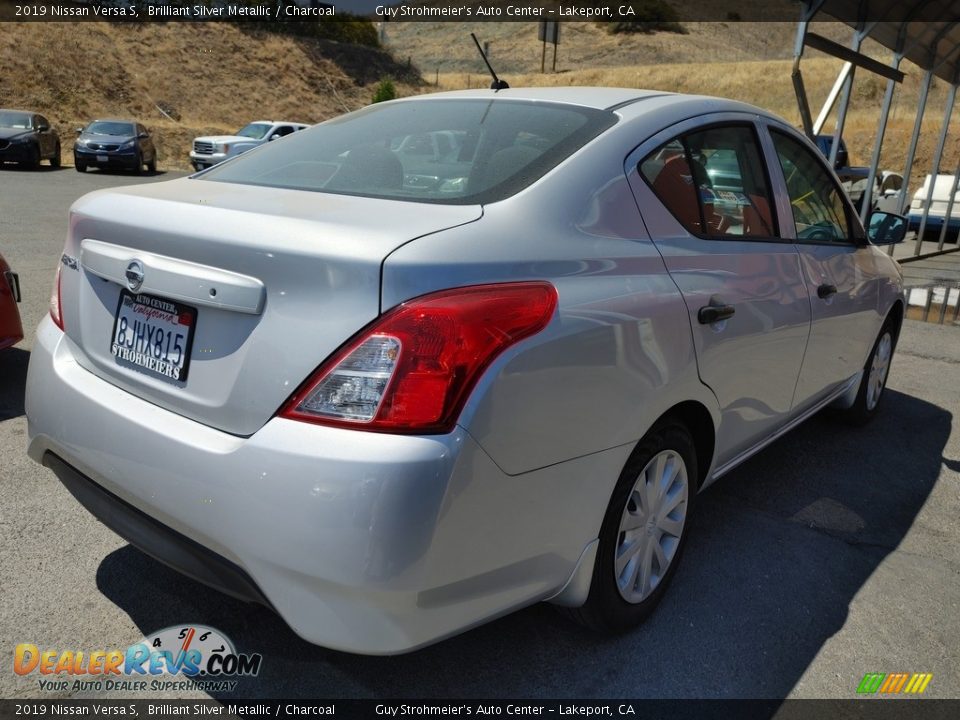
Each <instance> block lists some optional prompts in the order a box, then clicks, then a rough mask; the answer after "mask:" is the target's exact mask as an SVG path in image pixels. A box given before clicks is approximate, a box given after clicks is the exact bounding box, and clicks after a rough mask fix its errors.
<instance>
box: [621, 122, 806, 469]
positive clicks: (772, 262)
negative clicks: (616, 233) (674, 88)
mask: <svg viewBox="0 0 960 720" xmlns="http://www.w3.org/2000/svg"><path fill="white" fill-rule="evenodd" d="M763 157H764V154H763V153H762V152H761V139H760V135H759V134H758V131H757V128H756V126H755V124H754V122H753V118H752V117H751V116H749V115H744V114H740V113H724V114H720V115H712V116H707V117H705V118H697V119H695V120H691V121H686V122H684V123H680V124H679V125H675V126H673V127H672V128H670V129H668V130H666V131H663V132H661V133H660V134H658V135H656V136H654V138H652V139H651V140H649V141H647V142H646V143H644V144H643V145H641V146H640V148H638V149H637V150H636V151H635V152H634V153H632V154H631V156H630V157H629V158H628V161H627V168H626V169H627V174H628V176H629V179H630V183H631V186H632V188H633V190H634V193H635V195H636V198H637V200H638V204H639V206H640V210H641V213H642V214H643V219H644V222H645V224H646V226H647V230H648V232H649V233H650V236H651V237H652V238H653V240H654V242H655V243H656V246H657V248H658V249H659V251H660V253H661V255H662V256H663V259H664V262H665V263H666V266H667V268H668V270H669V271H670V274H671V276H672V277H673V279H674V281H675V282H676V284H677V285H678V287H679V288H680V291H681V293H682V294H683V297H684V300H685V302H686V304H687V310H688V314H689V319H690V326H691V327H692V328H693V337H694V343H695V345H696V350H697V360H698V364H699V370H700V377H701V379H702V380H703V382H704V383H706V384H707V385H708V386H709V387H710V388H711V389H712V390H713V392H714V393H715V394H716V396H717V399H718V401H719V403H720V406H721V412H722V421H721V425H720V428H719V429H718V438H717V448H718V450H717V466H718V467H722V466H723V465H724V464H726V463H727V462H729V461H730V460H732V459H733V458H735V457H736V456H737V455H739V454H740V453H742V452H743V451H744V450H746V449H748V448H750V447H751V446H753V445H754V444H756V443H757V442H759V441H760V440H762V439H763V438H764V437H765V436H766V435H768V434H769V433H770V432H772V431H773V430H774V429H775V428H776V427H777V426H779V425H781V424H782V423H784V422H785V421H786V419H787V418H788V416H789V413H790V410H791V406H792V400H793V392H794V387H795V385H796V381H797V378H798V376H799V373H800V365H801V361H802V358H803V352H804V348H805V346H806V342H807V335H808V332H809V328H810V303H809V300H808V298H807V291H806V287H805V284H804V279H803V275H802V272H801V268H800V256H799V254H798V252H797V249H796V247H795V246H794V244H793V243H792V242H791V241H789V240H782V239H781V238H780V237H779V228H778V227H777V222H776V215H777V214H776V213H775V212H774V211H773V209H774V202H773V195H772V194H771V191H770V188H771V183H770V180H769V173H768V170H767V167H766V165H765V163H764V160H763ZM681 331H682V332H686V331H687V329H686V328H683V329H680V328H678V332H681Z"/></svg>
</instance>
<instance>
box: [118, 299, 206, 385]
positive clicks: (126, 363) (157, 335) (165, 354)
mask: <svg viewBox="0 0 960 720" xmlns="http://www.w3.org/2000/svg"><path fill="white" fill-rule="evenodd" d="M138 308H141V309H138ZM198 315H199V312H198V311H197V308H195V307H193V306H192V305H185V304H184V303H181V302H177V301H176V300H170V299H169V298H165V297H161V296H159V295H150V294H146V293H132V292H130V291H128V290H126V289H124V290H121V291H120V297H119V299H118V300H117V309H116V311H115V312H114V314H113V329H112V331H111V333H110V347H109V352H110V354H111V355H112V356H113V358H114V361H115V362H116V363H117V364H118V365H120V366H121V367H128V368H131V369H134V370H138V371H141V372H144V373H147V374H148V375H150V376H151V377H157V378H161V379H163V380H167V381H172V382H175V383H179V384H182V383H185V382H186V380H187V376H188V374H189V370H190V361H191V359H192V351H193V338H194V335H195V334H196V329H197V317H198ZM138 316H139V317H138ZM124 319H126V325H124V324H123V323H122V321H123V320H124ZM148 321H149V322H148ZM138 323H140V325H139V326H138ZM141 328H142V329H141ZM177 329H182V330H183V332H179V333H178V332H176V330H177ZM158 339H159V344H158ZM158 349H159V353H158V352H157V351H158ZM173 351H176V352H177V356H176V362H171V356H172V354H173Z"/></svg>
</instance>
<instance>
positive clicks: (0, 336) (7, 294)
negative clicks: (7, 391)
mask: <svg viewBox="0 0 960 720" xmlns="http://www.w3.org/2000/svg"><path fill="white" fill-rule="evenodd" d="M18 302H20V279H19V278H18V277H17V274H16V273H15V272H13V271H12V270H11V269H10V266H9V265H7V261H6V260H4V259H3V255H0V350H3V349H4V348H8V347H10V346H11V345H16V344H17V343H18V342H20V341H21V340H23V325H21V324H20V312H19V311H18V310H17V303H18Z"/></svg>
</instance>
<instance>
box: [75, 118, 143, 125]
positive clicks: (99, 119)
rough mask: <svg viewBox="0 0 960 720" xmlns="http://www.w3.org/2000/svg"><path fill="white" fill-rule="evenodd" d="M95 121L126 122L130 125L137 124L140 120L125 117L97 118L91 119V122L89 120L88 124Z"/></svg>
mask: <svg viewBox="0 0 960 720" xmlns="http://www.w3.org/2000/svg"><path fill="white" fill-rule="evenodd" d="M95 122H115V123H126V124H128V125H136V124H137V122H138V121H137V120H126V119H124V118H97V119H96V120H91V121H90V122H88V123H87V125H90V124H92V123H95Z"/></svg>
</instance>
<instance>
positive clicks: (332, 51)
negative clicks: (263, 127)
mask: <svg viewBox="0 0 960 720" xmlns="http://www.w3.org/2000/svg"><path fill="white" fill-rule="evenodd" d="M0 68H2V78H0V107H22V108H29V109H32V110H36V111H38V112H42V113H44V114H46V115H47V116H48V117H49V118H50V120H51V122H53V123H54V125H55V126H56V128H57V129H58V130H59V132H60V136H61V139H62V141H63V151H64V153H63V157H64V161H65V162H68V163H69V162H71V161H72V155H71V149H72V147H73V139H74V137H75V132H74V129H75V128H76V127H79V126H80V125H83V124H85V123H86V122H88V121H89V120H91V119H94V118H96V117H129V118H134V119H137V120H140V121H142V122H143V123H144V124H145V125H147V127H149V128H151V129H152V130H153V132H154V134H155V140H156V142H157V144H158V147H159V152H160V165H161V167H168V168H169V167H180V168H187V167H189V158H188V155H187V153H188V152H189V150H190V141H191V139H192V138H193V137H194V136H196V135H201V134H205V133H224V132H234V131H236V129H237V128H239V127H241V126H243V125H245V124H246V123H247V122H249V121H250V120H255V119H258V118H264V119H282V120H293V121H301V122H308V123H312V122H319V121H321V120H325V119H327V118H330V117H333V116H335V115H338V114H340V113H342V112H344V111H346V110H355V109H357V108H359V107H363V106H364V105H366V104H368V103H369V102H370V100H371V97H372V95H373V91H374V86H375V85H376V82H377V81H378V80H379V79H380V78H382V77H385V76H392V77H394V78H397V79H398V80H399V81H400V83H399V87H398V89H399V90H400V91H401V92H403V93H404V94H409V93H411V92H416V91H417V90H416V85H415V84H416V83H418V82H419V80H418V78H417V76H416V75H415V74H413V73H411V71H410V70H409V69H408V68H406V67H404V66H402V65H398V64H397V63H396V62H394V60H393V59H392V58H391V56H390V55H389V54H388V53H386V52H383V51H379V50H373V49H371V48H361V47H358V46H353V45H346V44H340V43H334V42H328V41H316V40H310V39H305V38H295V37H286V36H279V35H272V34H263V33H253V32H250V31H247V30H245V29H243V28H240V27H237V26H234V25H228V24H226V23H218V24H201V23H169V24H168V23H155V24H140V25H132V24H130V25H128V24H108V23H76V24H69V23H22V24H15V23H0ZM404 81H407V82H404ZM409 81H412V82H413V83H414V84H413V85H412V84H410V82H409ZM158 106H159V108H162V109H163V110H164V112H166V113H167V114H168V115H170V116H171V117H170V118H168V117H165V116H164V115H163V114H162V113H161V112H160V110H159V109H158ZM171 118H172V119H171Z"/></svg>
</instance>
